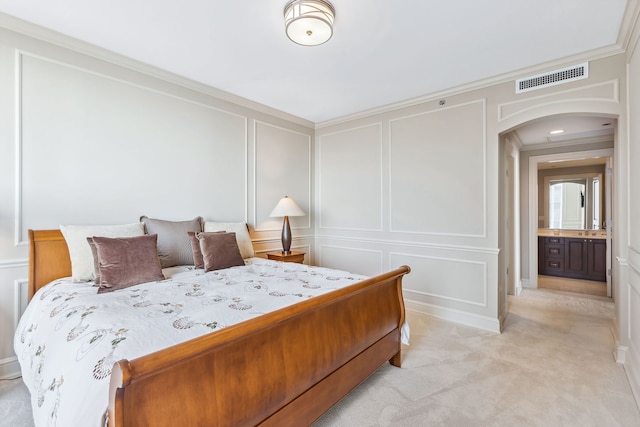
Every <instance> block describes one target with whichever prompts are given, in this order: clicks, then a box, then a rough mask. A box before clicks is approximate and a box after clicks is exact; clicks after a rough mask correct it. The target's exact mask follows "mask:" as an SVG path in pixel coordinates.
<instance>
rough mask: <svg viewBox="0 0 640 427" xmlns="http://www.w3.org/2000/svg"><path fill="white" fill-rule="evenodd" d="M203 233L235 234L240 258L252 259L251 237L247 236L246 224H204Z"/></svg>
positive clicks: (210, 222) (209, 222)
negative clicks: (224, 232)
mask: <svg viewBox="0 0 640 427" xmlns="http://www.w3.org/2000/svg"><path fill="white" fill-rule="evenodd" d="M204 231H205V233H207V232H212V231H226V232H227V233H236V241H237V242H238V249H240V254H241V255H242V258H253V257H254V256H255V253H254V252H253V244H252V243H251V236H249V230H248V229H247V223H246V222H212V221H205V222H204Z"/></svg>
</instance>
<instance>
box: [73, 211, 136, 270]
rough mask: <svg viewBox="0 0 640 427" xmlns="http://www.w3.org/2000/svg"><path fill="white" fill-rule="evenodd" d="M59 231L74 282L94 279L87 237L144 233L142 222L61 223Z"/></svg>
mask: <svg viewBox="0 0 640 427" xmlns="http://www.w3.org/2000/svg"><path fill="white" fill-rule="evenodd" d="M60 231H61V232H62V235H63V236H64V240H65V241H66V242H67V247H68V248H69V257H70V258H71V278H72V279H73V281H74V282H87V281H89V280H94V279H95V273H94V263H93V254H92V253H91V247H90V246H89V242H87V237H93V236H100V237H135V236H143V235H144V224H143V223H141V222H137V223H134V224H125V225H61V226H60Z"/></svg>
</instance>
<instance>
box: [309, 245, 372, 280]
mask: <svg viewBox="0 0 640 427" xmlns="http://www.w3.org/2000/svg"><path fill="white" fill-rule="evenodd" d="M382 256H383V253H382V251H380V250H375V249H363V248H354V247H350V246H338V245H320V246H319V250H318V258H319V261H320V263H319V264H320V265H322V266H325V267H329V268H335V269H339V270H346V271H349V272H351V273H357V274H364V275H367V276H375V275H377V274H380V273H382V272H383V271H384V266H383V257H382Z"/></svg>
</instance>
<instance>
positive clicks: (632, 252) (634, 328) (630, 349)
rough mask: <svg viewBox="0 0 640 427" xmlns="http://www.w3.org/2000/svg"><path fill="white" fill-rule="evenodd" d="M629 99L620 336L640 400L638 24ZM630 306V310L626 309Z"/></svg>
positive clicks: (631, 57)
mask: <svg viewBox="0 0 640 427" xmlns="http://www.w3.org/2000/svg"><path fill="white" fill-rule="evenodd" d="M628 62H629V64H628V69H627V75H628V99H629V107H628V108H629V110H628V116H629V145H628V152H627V153H626V154H627V155H628V164H629V179H628V182H629V192H628V194H629V217H628V221H629V224H628V229H629V247H628V255H627V256H625V255H624V254H622V256H621V259H620V260H619V263H620V264H621V267H622V268H621V273H622V274H621V276H622V277H621V280H620V284H619V292H620V295H621V300H622V301H624V302H625V304H617V307H616V308H617V309H618V313H617V318H618V319H619V320H618V324H619V326H618V328H619V331H618V337H619V343H618V344H619V347H621V351H620V353H621V354H619V356H622V357H623V361H624V362H625V368H626V371H627V375H628V377H629V383H630V384H631V388H632V389H633V391H634V394H635V396H636V401H640V122H639V121H638V117H640V26H638V25H636V31H635V33H634V37H633V41H632V43H631V44H630V48H629V54H628ZM627 310H628V311H627Z"/></svg>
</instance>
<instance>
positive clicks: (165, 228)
mask: <svg viewBox="0 0 640 427" xmlns="http://www.w3.org/2000/svg"><path fill="white" fill-rule="evenodd" d="M140 222H143V223H144V227H145V229H146V231H147V234H157V235H158V257H160V264H161V265H162V268H167V267H173V266H175V265H194V261H193V251H192V249H191V240H190V239H189V236H188V235H187V233H188V232H189V231H192V232H194V233H198V232H200V231H202V224H203V221H202V217H196V218H194V219H192V220H189V221H166V220H162V219H154V218H149V217H147V216H144V215H143V216H141V217H140Z"/></svg>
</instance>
